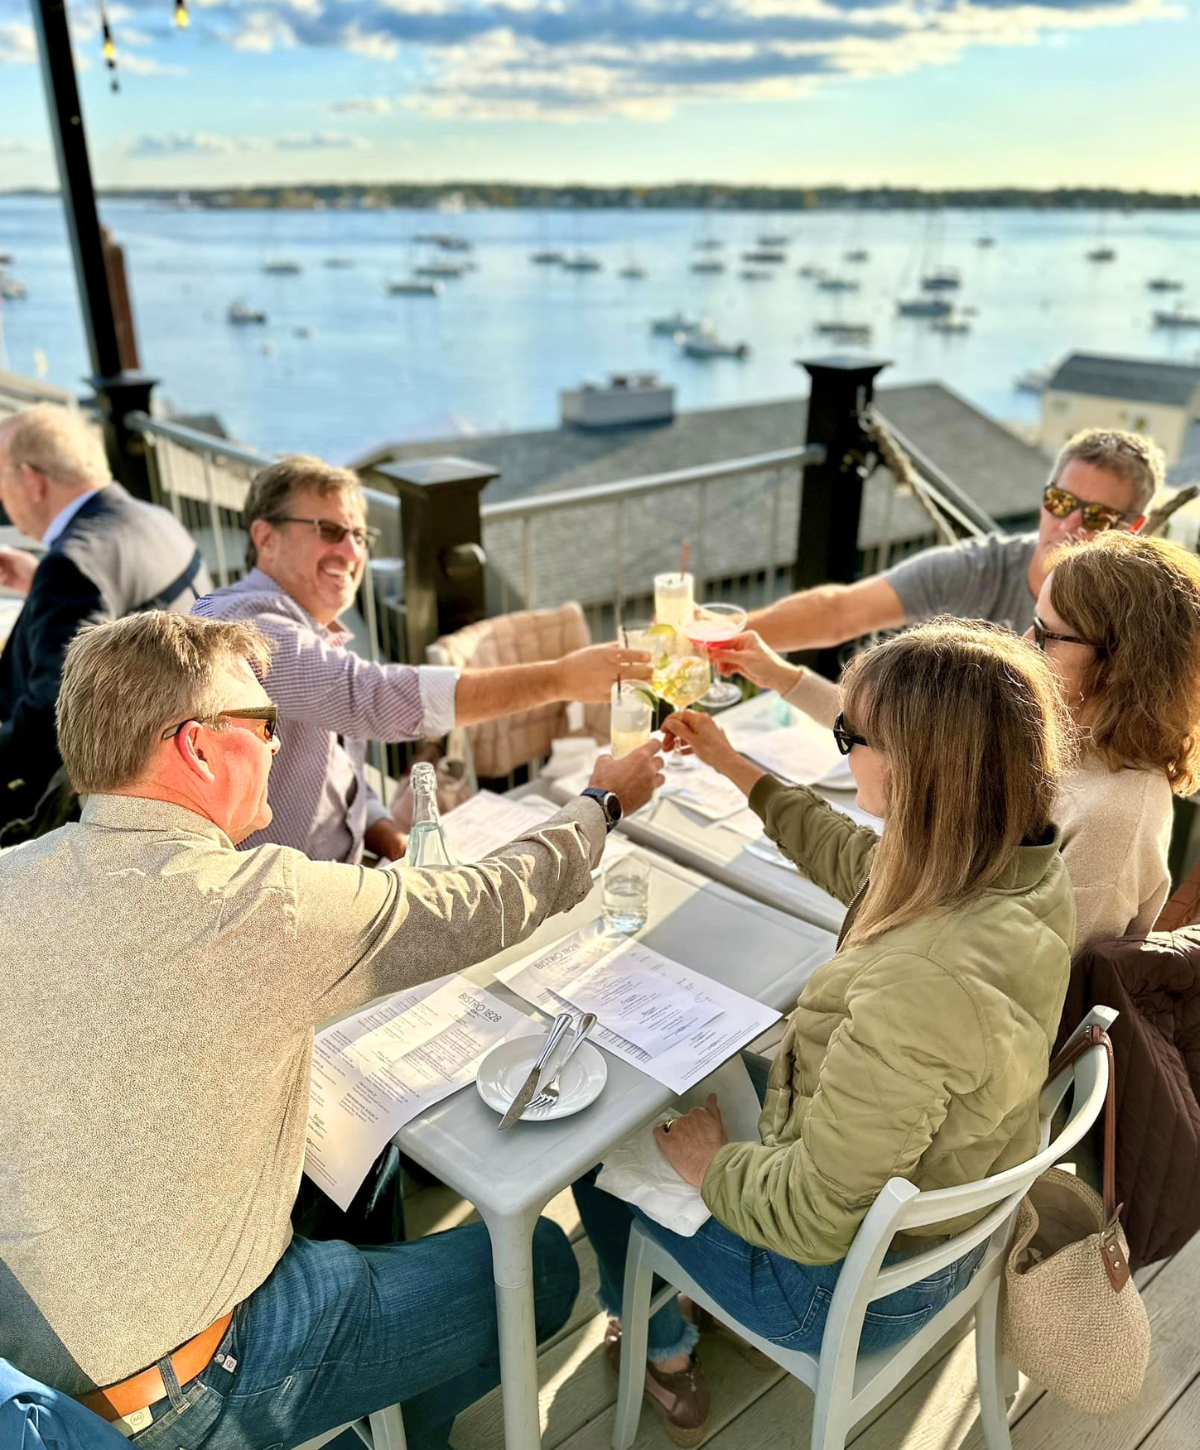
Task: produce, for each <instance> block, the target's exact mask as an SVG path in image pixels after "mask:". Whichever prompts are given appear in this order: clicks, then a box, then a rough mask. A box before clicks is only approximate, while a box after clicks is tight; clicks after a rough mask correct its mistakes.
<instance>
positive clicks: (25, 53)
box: [0, 20, 37, 65]
mask: <svg viewBox="0 0 1200 1450" xmlns="http://www.w3.org/2000/svg"><path fill="white" fill-rule="evenodd" d="M36 60H37V38H36V37H35V35H34V33H33V26H32V25H26V24H25V23H24V22H23V21H20V20H0V65H32V64H33V63H34V62H35V61H36Z"/></svg>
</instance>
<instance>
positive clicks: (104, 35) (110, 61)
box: [100, 0, 121, 91]
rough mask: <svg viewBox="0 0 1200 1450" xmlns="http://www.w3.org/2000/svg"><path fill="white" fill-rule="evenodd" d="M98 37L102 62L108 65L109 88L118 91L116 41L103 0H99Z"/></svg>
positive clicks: (119, 87) (119, 84) (119, 85)
mask: <svg viewBox="0 0 1200 1450" xmlns="http://www.w3.org/2000/svg"><path fill="white" fill-rule="evenodd" d="M100 39H101V47H100V48H101V51H102V53H103V55H104V64H105V65H106V66H107V67H108V81H109V88H110V89H111V90H113V91H119V90H120V89H121V83H120V81H118V80H117V42H116V41H115V40H114V39H113V33H112V27H111V26H110V25H109V23H108V12H107V11H106V10H105V8H104V0H100Z"/></svg>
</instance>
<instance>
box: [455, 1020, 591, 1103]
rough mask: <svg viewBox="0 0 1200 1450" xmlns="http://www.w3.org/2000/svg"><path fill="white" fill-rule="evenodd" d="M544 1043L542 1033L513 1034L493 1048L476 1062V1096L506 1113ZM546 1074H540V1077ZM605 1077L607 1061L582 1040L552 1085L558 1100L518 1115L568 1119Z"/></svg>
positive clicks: (588, 1043) (589, 1100) (544, 1037)
mask: <svg viewBox="0 0 1200 1450" xmlns="http://www.w3.org/2000/svg"><path fill="white" fill-rule="evenodd" d="M569 1036H570V1034H568V1039H569ZM545 1045H546V1034H545V1033H542V1034H541V1035H539V1036H537V1037H514V1038H512V1039H510V1040H509V1041H508V1042H499V1043H497V1044H496V1046H495V1047H493V1048H492V1050H491V1052H489V1053H488V1055H487V1056H486V1057H485V1058H484V1059H483V1061H482V1062H481V1063H480V1064H479V1076H478V1077H477V1078H476V1079H475V1086H476V1087H477V1088H478V1089H479V1096H480V1097H481V1098H482V1099H483V1100H484V1102H485V1103H487V1105H488V1107H489V1108H494V1109H495V1110H496V1112H498V1113H499V1114H500V1115H501V1116H503V1115H504V1114H505V1113H507V1112H508V1110H509V1107H510V1106H511V1105H512V1100H513V1098H515V1097H516V1095H517V1094H518V1093H519V1092H520V1091H521V1087H522V1085H523V1084H524V1082H525V1079H526V1078H527V1077H528V1076H529V1070H530V1068H531V1067H532V1066H533V1064H534V1063H535V1062H536V1061H537V1060H538V1058H539V1057H540V1055H541V1052H542V1048H543V1047H545ZM556 1055H557V1054H556ZM551 1067H553V1062H551ZM545 1076H546V1074H545V1073H543V1074H542V1077H543V1079H544V1078H545ZM607 1080H608V1064H607V1063H606V1062H605V1060H604V1054H603V1053H602V1052H600V1051H598V1050H597V1049H596V1048H595V1047H593V1046H592V1044H591V1043H590V1042H584V1043H582V1044H581V1046H580V1047H579V1050H578V1051H577V1052H576V1053H575V1055H574V1056H573V1057H572V1058H571V1061H570V1062H568V1063H567V1065H566V1067H564V1068H563V1070H562V1072H561V1073H560V1075H559V1079H558V1082H557V1083H556V1084H555V1086H556V1087H557V1088H558V1101H557V1102H556V1103H552V1104H551V1105H550V1106H549V1107H546V1108H539V1109H538V1110H537V1112H536V1113H531V1112H529V1111H528V1109H527V1110H526V1111H525V1112H524V1113H522V1114H521V1121H522V1122H523V1123H541V1122H547V1121H548V1120H549V1119H551V1118H569V1117H570V1116H571V1114H572V1113H578V1112H580V1111H582V1110H583V1109H584V1108H586V1107H587V1106H588V1104H589V1103H594V1102H595V1101H596V1099H597V1098H598V1097H599V1096H600V1091H601V1089H602V1088H603V1087H604V1084H605V1082H607ZM535 1096H536V1094H535Z"/></svg>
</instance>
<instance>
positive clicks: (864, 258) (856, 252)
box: [843, 247, 871, 262]
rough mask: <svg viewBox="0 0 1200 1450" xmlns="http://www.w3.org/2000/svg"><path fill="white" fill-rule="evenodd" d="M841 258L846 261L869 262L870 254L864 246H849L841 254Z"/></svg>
mask: <svg viewBox="0 0 1200 1450" xmlns="http://www.w3.org/2000/svg"><path fill="white" fill-rule="evenodd" d="M843 260H844V261H847V262H869V261H870V260H871V254H870V252H868V251H867V249H866V248H865V247H851V249H850V250H849V251H848V252H845V253H844V254H843Z"/></svg>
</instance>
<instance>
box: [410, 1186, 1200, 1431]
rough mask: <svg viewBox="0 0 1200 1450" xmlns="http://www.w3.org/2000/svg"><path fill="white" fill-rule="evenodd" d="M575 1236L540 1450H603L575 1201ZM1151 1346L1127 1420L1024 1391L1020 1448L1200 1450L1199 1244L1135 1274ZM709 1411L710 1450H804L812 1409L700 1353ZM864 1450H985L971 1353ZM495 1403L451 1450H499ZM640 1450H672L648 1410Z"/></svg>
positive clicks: (600, 1375)
mask: <svg viewBox="0 0 1200 1450" xmlns="http://www.w3.org/2000/svg"><path fill="white" fill-rule="evenodd" d="M547 1212H548V1214H549V1216H550V1217H552V1218H554V1219H555V1220H556V1221H557V1222H558V1223H559V1224H561V1225H562V1227H563V1228H564V1229H565V1230H566V1231H567V1233H568V1235H569V1236H570V1238H571V1240H572V1243H573V1244H574V1247H575V1252H576V1255H577V1257H578V1259H579V1266H580V1276H581V1279H582V1288H581V1290H580V1294H579V1299H578V1301H577V1302H576V1305H575V1311H574V1313H573V1314H572V1316H571V1319H570V1321H569V1322H568V1324H567V1325H566V1326H565V1328H564V1329H563V1330H562V1331H561V1333H560V1334H559V1335H558V1336H557V1337H556V1338H555V1339H554V1340H552V1341H551V1342H550V1343H548V1344H546V1345H545V1346H543V1348H542V1352H541V1357H540V1362H539V1363H540V1383H541V1414H542V1444H543V1447H544V1450H608V1445H609V1436H610V1434H611V1432H612V1416H613V1406H614V1404H615V1402H616V1382H615V1380H614V1379H613V1377H612V1375H611V1374H610V1373H609V1370H608V1367H607V1364H606V1363H605V1361H604V1357H603V1355H602V1353H601V1337H602V1334H603V1324H604V1321H603V1319H602V1317H601V1316H600V1315H599V1313H598V1311H597V1309H596V1300H595V1292H596V1263H595V1258H594V1256H593V1254H592V1251H591V1248H590V1246H589V1244H588V1242H587V1240H586V1238H584V1237H583V1235H582V1232H581V1230H580V1227H579V1220H578V1216H577V1215H576V1213H575V1207H574V1202H573V1200H572V1199H571V1195H570V1194H569V1193H564V1194H561V1195H559V1197H558V1198H556V1199H555V1200H554V1201H553V1202H552V1203H551V1204H550V1206H549V1208H548V1210H547ZM473 1217H474V1214H473V1213H472V1211H471V1208H470V1206H469V1205H468V1204H465V1203H463V1202H462V1200H461V1199H459V1198H457V1196H456V1195H455V1194H453V1193H452V1192H451V1191H450V1190H449V1189H425V1190H422V1191H420V1192H418V1193H417V1194H415V1195H414V1196H413V1197H412V1198H411V1199H410V1201H409V1224H410V1229H409V1231H410V1233H411V1234H413V1235H414V1236H415V1235H417V1234H420V1233H431V1232H435V1231H437V1230H439V1229H443V1228H449V1227H451V1226H452V1225H454V1224H457V1223H465V1222H468V1221H469V1220H470V1219H472V1218H473ZM1138 1282H1139V1283H1140V1285H1141V1287H1142V1292H1143V1295H1144V1297H1145V1300H1146V1306H1147V1309H1148V1311H1149V1314H1150V1323H1151V1327H1152V1329H1153V1334H1154V1344H1153V1350H1152V1353H1151V1360H1150V1372H1149V1375H1148V1377H1147V1380H1146V1385H1145V1388H1144V1390H1143V1391H1142V1394H1141V1395H1140V1396H1139V1398H1138V1399H1137V1400H1136V1401H1135V1403H1134V1404H1132V1405H1131V1406H1129V1407H1128V1408H1127V1409H1126V1410H1124V1411H1123V1412H1121V1413H1120V1414H1117V1415H1113V1416H1107V1417H1104V1418H1098V1419H1093V1418H1091V1417H1088V1416H1082V1415H1079V1414H1077V1413H1075V1412H1074V1411H1073V1410H1070V1409H1068V1408H1067V1406H1065V1405H1064V1404H1062V1403H1061V1402H1060V1401H1057V1400H1055V1399H1053V1398H1052V1397H1051V1396H1049V1395H1046V1394H1043V1393H1042V1392H1041V1391H1039V1390H1038V1389H1037V1388H1036V1387H1035V1386H1033V1385H1031V1384H1027V1383H1025V1382H1024V1381H1022V1384H1021V1390H1020V1394H1019V1395H1018V1398H1017V1401H1016V1403H1015V1405H1014V1407H1013V1413H1012V1417H1011V1418H1012V1420H1013V1435H1012V1438H1013V1446H1014V1450H1197V1447H1200V1333H1198V1332H1197V1330H1198V1328H1200V1315H1198V1313H1197V1308H1198V1306H1200V1235H1198V1236H1197V1238H1196V1239H1194V1240H1193V1241H1192V1243H1191V1244H1189V1245H1188V1247H1187V1248H1186V1249H1184V1250H1183V1251H1182V1252H1181V1253H1179V1254H1178V1255H1177V1256H1176V1257H1175V1258H1174V1259H1172V1260H1170V1261H1169V1262H1168V1263H1166V1264H1159V1265H1155V1266H1154V1267H1153V1268H1151V1269H1149V1270H1145V1271H1143V1272H1142V1274H1140V1275H1139V1279H1138ZM700 1352H701V1357H702V1359H703V1363H704V1367H705V1371H706V1374H707V1376H708V1380H709V1384H710V1386H711V1389H712V1396H713V1411H712V1417H711V1420H710V1426H711V1433H710V1436H709V1439H708V1440H707V1441H706V1445H707V1446H710V1447H712V1450H807V1447H808V1443H809V1434H810V1428H811V1415H812V1399H811V1396H810V1395H809V1392H808V1391H807V1390H806V1389H805V1388H804V1387H803V1386H802V1385H799V1384H798V1383H797V1382H796V1381H794V1380H792V1379H790V1378H789V1377H787V1376H785V1375H784V1374H783V1373H782V1372H781V1371H771V1372H764V1371H756V1370H753V1369H751V1368H749V1367H748V1366H747V1365H746V1364H745V1363H744V1362H743V1361H742V1360H741V1359H740V1358H738V1356H737V1355H736V1354H735V1353H734V1352H733V1351H732V1350H731V1349H730V1348H729V1347H728V1346H727V1345H726V1344H724V1343H722V1342H715V1343H711V1344H710V1343H709V1342H708V1341H705V1342H704V1343H703V1344H702V1345H701V1351H700ZM851 1443H852V1444H853V1445H854V1446H855V1447H856V1450H984V1444H983V1437H982V1435H981V1433H980V1430H979V1425H978V1401H977V1399H976V1395H975V1345H974V1338H973V1336H972V1335H971V1334H966V1335H955V1336H952V1337H951V1338H950V1340H949V1341H948V1342H944V1343H943V1344H942V1345H941V1346H939V1348H938V1349H937V1350H935V1351H934V1352H933V1353H931V1354H930V1355H929V1356H928V1357H927V1358H926V1360H925V1361H924V1362H923V1364H922V1365H921V1366H919V1368H918V1370H917V1371H916V1372H914V1374H913V1375H912V1376H910V1378H909V1380H908V1381H907V1382H906V1383H905V1384H904V1385H903V1386H901V1389H900V1391H899V1392H898V1393H897V1394H896V1395H895V1396H894V1397H893V1398H892V1400H891V1401H890V1402H889V1403H888V1404H887V1405H886V1406H884V1407H882V1408H881V1409H879V1410H877V1411H876V1413H875V1415H874V1416H873V1417H872V1418H871V1419H870V1420H869V1421H868V1422H865V1423H864V1424H863V1425H861V1426H859V1428H858V1430H857V1432H856V1434H855V1436H854V1437H853V1438H852V1441H851ZM503 1444H504V1437H503V1431H502V1428H501V1417H500V1396H499V1392H498V1391H497V1392H496V1393H494V1394H492V1395H489V1396H488V1397H487V1398H486V1399H484V1400H481V1401H480V1402H479V1403H478V1404H477V1405H474V1406H473V1407H472V1408H471V1409H470V1410H468V1411H467V1412H466V1413H465V1414H463V1415H462V1416H460V1417H459V1420H458V1424H457V1426H456V1429H455V1433H454V1445H455V1450H503ZM636 1450H671V1442H670V1441H669V1440H668V1439H667V1437H666V1435H665V1434H664V1433H663V1431H662V1430H661V1428H660V1426H659V1422H658V1419H657V1417H656V1416H655V1414H654V1413H653V1411H652V1410H651V1409H650V1407H649V1406H647V1407H646V1410H645V1413H644V1414H643V1416H642V1423H641V1427H640V1430H639V1434H638V1439H637V1441H636Z"/></svg>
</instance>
